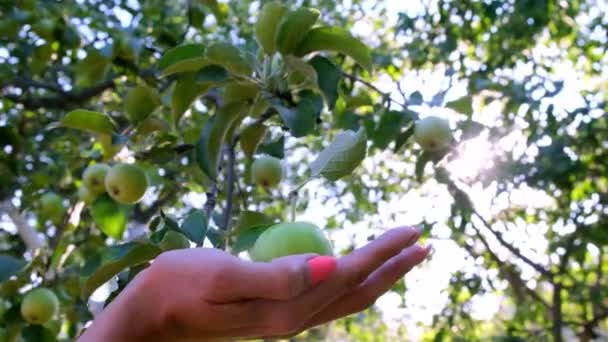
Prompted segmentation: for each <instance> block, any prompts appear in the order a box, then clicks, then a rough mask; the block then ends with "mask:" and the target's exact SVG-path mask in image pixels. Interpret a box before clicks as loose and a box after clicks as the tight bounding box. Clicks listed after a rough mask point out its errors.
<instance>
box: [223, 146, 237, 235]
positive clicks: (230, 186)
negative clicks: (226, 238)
mask: <svg viewBox="0 0 608 342" xmlns="http://www.w3.org/2000/svg"><path fill="white" fill-rule="evenodd" d="M235 142H236V141H235V140H234V139H233V142H232V143H230V144H229V145H228V146H227V147H226V154H227V155H228V163H227V164H228V165H227V171H226V172H227V175H226V182H227V184H226V188H227V190H226V210H225V211H224V217H223V218H222V225H221V226H220V229H221V230H223V231H225V232H227V231H228V227H229V226H230V218H231V216H232V201H233V196H234V182H235V181H236V169H235V165H234V164H235V159H236V151H235Z"/></svg>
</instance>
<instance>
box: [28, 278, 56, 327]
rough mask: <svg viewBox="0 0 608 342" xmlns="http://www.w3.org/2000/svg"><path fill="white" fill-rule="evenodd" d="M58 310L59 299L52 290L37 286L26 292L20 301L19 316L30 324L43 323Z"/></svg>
mask: <svg viewBox="0 0 608 342" xmlns="http://www.w3.org/2000/svg"><path fill="white" fill-rule="evenodd" d="M57 311H59V300H58V299H57V296H56V295H55V293H53V291H51V290H49V289H47V288H43V287H41V288H37V289H34V290H31V291H30V292H28V293H27V294H26V295H25V297H24V298H23V301H22V302H21V316H23V318H24V319H25V320H26V321H28V322H30V323H32V324H44V323H46V322H48V321H49V320H50V319H51V318H52V317H53V316H54V315H55V314H56V313H57Z"/></svg>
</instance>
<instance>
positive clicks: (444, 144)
mask: <svg viewBox="0 0 608 342" xmlns="http://www.w3.org/2000/svg"><path fill="white" fill-rule="evenodd" d="M414 127H415V128H414V141H416V143H418V145H420V147H422V149H423V150H425V151H430V152H434V151H439V150H443V149H446V148H448V147H449V146H450V144H451V143H452V141H453V139H454V138H453V136H452V130H451V129H450V123H449V122H448V121H447V120H445V119H442V118H439V117H436V116H429V117H426V118H424V119H420V120H418V121H416V123H415V126H414Z"/></svg>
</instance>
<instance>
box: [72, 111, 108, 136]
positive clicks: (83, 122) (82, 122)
mask: <svg viewBox="0 0 608 342" xmlns="http://www.w3.org/2000/svg"><path fill="white" fill-rule="evenodd" d="M60 125H61V126H64V127H69V128H74V129H79V130H81V131H85V132H89V133H97V134H112V132H113V131H114V122H113V121H112V119H111V118H110V117H109V116H107V115H106V114H104V113H100V112H94V111H90V110H86V109H76V110H73V111H71V112H69V113H67V114H66V115H65V116H64V117H63V119H61V122H60Z"/></svg>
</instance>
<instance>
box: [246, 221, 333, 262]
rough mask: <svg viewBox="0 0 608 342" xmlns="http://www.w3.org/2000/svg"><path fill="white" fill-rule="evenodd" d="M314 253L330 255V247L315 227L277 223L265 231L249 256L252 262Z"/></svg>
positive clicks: (295, 223) (305, 223) (307, 224)
mask: <svg viewBox="0 0 608 342" xmlns="http://www.w3.org/2000/svg"><path fill="white" fill-rule="evenodd" d="M307 253H315V254H319V255H332V254H333V252H332V246H331V243H330V242H329V240H328V239H327V238H326V237H325V234H323V231H321V229H319V227H317V226H316V225H314V224H312V223H308V222H288V223H279V224H276V225H274V226H271V227H269V228H268V229H266V230H265V231H264V232H263V233H262V234H260V236H259V237H258V239H257V240H256V242H255V244H254V245H253V247H252V248H251V249H250V250H249V255H250V256H251V259H253V260H254V261H271V260H273V259H276V258H280V257H284V256H288V255H296V254H307Z"/></svg>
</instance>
